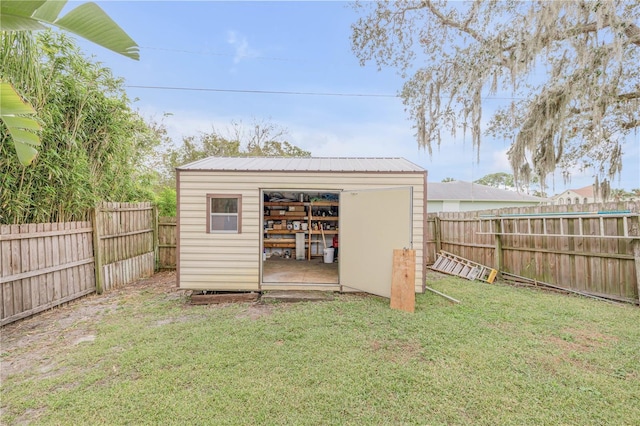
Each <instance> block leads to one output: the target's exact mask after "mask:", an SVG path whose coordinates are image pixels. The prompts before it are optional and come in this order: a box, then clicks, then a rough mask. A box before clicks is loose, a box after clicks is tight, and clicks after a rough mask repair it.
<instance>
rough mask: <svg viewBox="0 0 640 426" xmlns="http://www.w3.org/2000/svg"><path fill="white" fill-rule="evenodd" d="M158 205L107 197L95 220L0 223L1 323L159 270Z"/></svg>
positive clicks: (3, 323) (93, 215)
mask: <svg viewBox="0 0 640 426" xmlns="http://www.w3.org/2000/svg"><path fill="white" fill-rule="evenodd" d="M156 217H157V216H156V208H155V207H154V206H152V205H151V203H102V204H100V205H99V206H97V207H96V208H95V209H94V211H93V212H92V221H86V222H65V223H39V224H29V225H1V226H0V325H5V324H8V323H10V322H13V321H16V320H18V319H21V318H25V317H28V316H30V315H33V314H36V313H38V312H41V311H44V310H46V309H49V308H52V307H54V306H57V305H60V304H63V303H66V302H69V301H71V300H73V299H76V298H79V297H82V296H85V295H87V294H90V293H93V292H98V293H102V292H103V291H108V290H111V289H113V288H116V287H118V286H121V285H124V284H127V283H129V282H132V281H134V280H136V279H138V278H140V277H145V276H150V275H152V274H153V272H154V270H155V267H156V265H155V259H156V255H155V252H156V247H157V246H158V244H157V231H156V229H157V225H156V224H157V220H156Z"/></svg>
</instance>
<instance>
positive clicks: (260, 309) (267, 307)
mask: <svg viewBox="0 0 640 426" xmlns="http://www.w3.org/2000/svg"><path fill="white" fill-rule="evenodd" d="M272 312H273V306H272V305H271V304H268V303H254V304H253V305H251V306H249V307H248V308H247V310H246V311H243V312H240V313H239V314H238V315H236V318H238V319H242V318H249V319H251V320H253V321H255V320H257V319H259V318H262V317H264V316H268V315H271V313H272Z"/></svg>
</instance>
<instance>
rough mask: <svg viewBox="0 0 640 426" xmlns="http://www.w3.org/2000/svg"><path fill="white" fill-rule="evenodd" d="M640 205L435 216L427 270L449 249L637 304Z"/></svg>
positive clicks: (489, 263)
mask: <svg viewBox="0 0 640 426" xmlns="http://www.w3.org/2000/svg"><path fill="white" fill-rule="evenodd" d="M639 212H640V203H638V202H635V203H611V204H592V205H563V206H543V207H533V208H511V209H501V210H487V211H482V212H446V213H431V214H429V217H428V226H429V232H430V235H431V238H430V239H429V240H428V253H427V258H428V263H429V264H431V263H433V262H434V261H435V259H436V255H437V254H436V253H437V252H438V251H440V250H445V251H448V252H450V253H453V254H456V255H458V256H461V257H464V258H467V259H469V260H472V261H474V262H478V263H481V264H483V265H487V266H491V267H493V268H495V269H498V270H499V271H501V272H507V273H510V274H515V275H519V276H522V277H526V278H530V279H534V280H539V281H543V282H546V283H550V284H554V285H557V286H561V287H564V288H568V289H571V290H578V291H582V292H586V293H590V294H593V295H597V296H603V297H607V298H611V299H616V300H621V301H626V302H632V303H633V302H635V303H637V302H638V297H639V296H638V295H639V294H640V291H639V288H638V287H639V285H640V284H639V283H640V278H639V276H640V272H639V271H640V222H639V217H640V216H639V215H638V213H639Z"/></svg>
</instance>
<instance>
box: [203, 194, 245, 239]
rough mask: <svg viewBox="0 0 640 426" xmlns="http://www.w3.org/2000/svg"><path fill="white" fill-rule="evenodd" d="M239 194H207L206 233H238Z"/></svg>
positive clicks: (239, 224) (239, 225)
mask: <svg viewBox="0 0 640 426" xmlns="http://www.w3.org/2000/svg"><path fill="white" fill-rule="evenodd" d="M241 208H242V196H241V195H227V194H224V195H222V194H207V233H215V234H219V233H226V234H240V233H241V229H242V227H241V220H240V217H241V216H240V212H241Z"/></svg>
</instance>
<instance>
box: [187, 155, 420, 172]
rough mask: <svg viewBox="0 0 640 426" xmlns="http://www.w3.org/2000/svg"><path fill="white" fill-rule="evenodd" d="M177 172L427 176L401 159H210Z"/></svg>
mask: <svg viewBox="0 0 640 426" xmlns="http://www.w3.org/2000/svg"><path fill="white" fill-rule="evenodd" d="M177 170H215V171H251V172H263V171H264V172H279V171H282V172H301V171H302V172H392V173H415V172H420V173H425V172H426V170H425V169H423V168H422V167H420V166H418V165H417V164H414V163H412V162H411V161H409V160H407V159H404V158H400V157H369V158H365V157H208V158H204V159H202V160H199V161H195V162H193V163H189V164H185V165H184V166H180V167H177Z"/></svg>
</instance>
